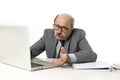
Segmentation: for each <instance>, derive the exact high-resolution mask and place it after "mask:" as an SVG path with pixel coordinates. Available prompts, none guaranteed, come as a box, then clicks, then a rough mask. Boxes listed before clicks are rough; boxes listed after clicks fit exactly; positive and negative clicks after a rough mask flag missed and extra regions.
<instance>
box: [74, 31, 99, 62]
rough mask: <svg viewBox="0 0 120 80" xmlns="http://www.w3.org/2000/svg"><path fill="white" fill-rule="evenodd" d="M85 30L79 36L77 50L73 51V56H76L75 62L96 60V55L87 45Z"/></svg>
mask: <svg viewBox="0 0 120 80" xmlns="http://www.w3.org/2000/svg"><path fill="white" fill-rule="evenodd" d="M85 35H86V34H85V32H84V31H82V33H80V36H79V41H78V46H79V51H78V52H75V56H76V58H77V61H76V62H94V61H96V58H97V55H96V53H95V52H94V51H93V50H92V48H91V46H90V45H89V43H88V41H87V39H86V38H85Z"/></svg>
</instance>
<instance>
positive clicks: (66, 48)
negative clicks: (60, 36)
mask: <svg viewBox="0 0 120 80" xmlns="http://www.w3.org/2000/svg"><path fill="white" fill-rule="evenodd" d="M69 45H70V39H67V40H66V41H65V45H64V47H65V52H66V53H69Z"/></svg>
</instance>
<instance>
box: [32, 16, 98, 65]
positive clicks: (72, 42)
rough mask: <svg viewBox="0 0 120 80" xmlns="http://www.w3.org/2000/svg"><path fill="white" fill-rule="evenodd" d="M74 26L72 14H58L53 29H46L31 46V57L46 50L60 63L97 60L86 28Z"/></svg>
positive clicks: (48, 54) (54, 60) (49, 56)
mask: <svg viewBox="0 0 120 80" xmlns="http://www.w3.org/2000/svg"><path fill="white" fill-rule="evenodd" d="M73 26H74V19H73V17H72V16H70V15H69V14H59V15H57V16H56V18H55V19H54V24H53V29H46V30H45V31H44V35H43V36H42V38H41V39H40V40H38V41H37V42H36V43H35V44H33V45H32V46H31V47H30V50H31V57H32V58H34V57H36V56H37V55H39V54H40V53H42V52H43V51H45V50H46V54H47V57H48V58H53V60H52V62H53V63H55V64H58V65H63V64H65V63H76V62H77V63H78V62H79V63H81V62H82V63H83V62H94V61H96V58H97V55H96V53H95V52H93V50H92V49H91V47H90V45H89V43H88V41H87V40H86V38H85V32H84V30H82V29H76V28H74V27H73ZM61 46H62V47H61Z"/></svg>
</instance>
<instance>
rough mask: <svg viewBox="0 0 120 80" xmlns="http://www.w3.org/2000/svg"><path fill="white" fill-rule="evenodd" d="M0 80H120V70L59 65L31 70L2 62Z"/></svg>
mask: <svg viewBox="0 0 120 80" xmlns="http://www.w3.org/2000/svg"><path fill="white" fill-rule="evenodd" d="M0 80H120V71H117V72H109V71H108V70H73V69H72V68H71V67H63V68H62V67H57V68H52V69H46V70H39V71H34V72H30V71H26V70H22V69H19V68H16V67H12V66H9V65H5V64H2V63H0Z"/></svg>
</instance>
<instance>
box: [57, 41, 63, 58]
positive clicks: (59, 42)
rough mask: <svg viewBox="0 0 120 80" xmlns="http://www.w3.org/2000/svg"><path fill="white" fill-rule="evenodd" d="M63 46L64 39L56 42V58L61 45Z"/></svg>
mask: <svg viewBox="0 0 120 80" xmlns="http://www.w3.org/2000/svg"><path fill="white" fill-rule="evenodd" d="M63 46H64V41H63V40H61V41H58V44H57V47H56V58H59V57H60V50H61V47H63Z"/></svg>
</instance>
